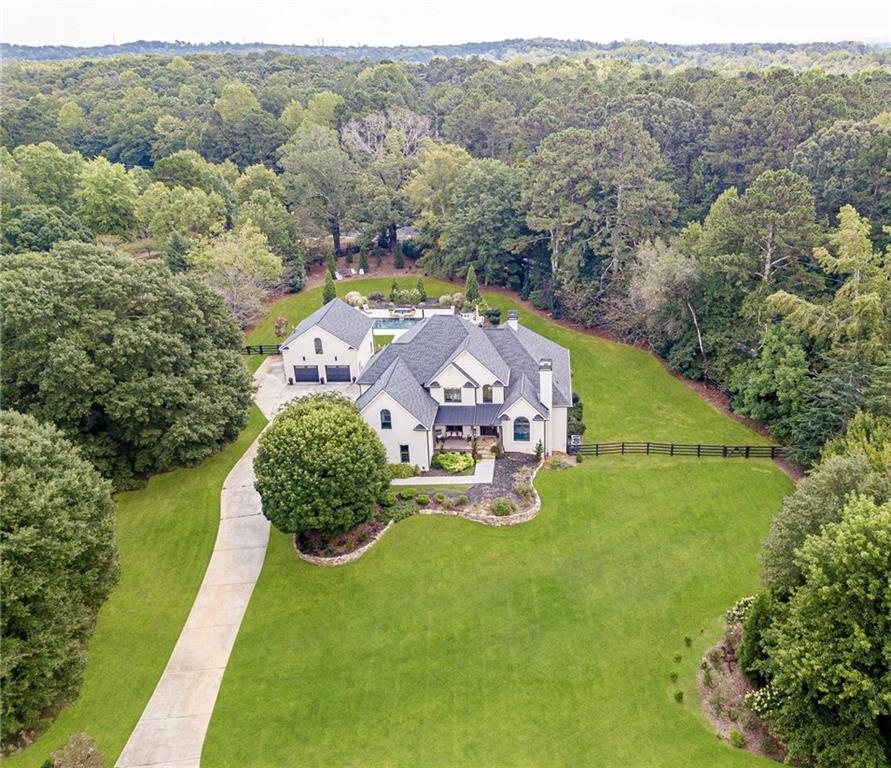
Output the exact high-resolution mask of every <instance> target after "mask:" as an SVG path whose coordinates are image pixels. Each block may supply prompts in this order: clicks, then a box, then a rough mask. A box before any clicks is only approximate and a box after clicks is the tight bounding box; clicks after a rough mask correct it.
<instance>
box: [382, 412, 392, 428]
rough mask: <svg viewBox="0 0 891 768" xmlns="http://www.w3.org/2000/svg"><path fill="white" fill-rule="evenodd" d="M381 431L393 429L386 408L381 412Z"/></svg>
mask: <svg viewBox="0 0 891 768" xmlns="http://www.w3.org/2000/svg"><path fill="white" fill-rule="evenodd" d="M381 429H393V419H392V418H391V417H390V411H388V410H387V409H386V408H384V409H383V410H382V411H381Z"/></svg>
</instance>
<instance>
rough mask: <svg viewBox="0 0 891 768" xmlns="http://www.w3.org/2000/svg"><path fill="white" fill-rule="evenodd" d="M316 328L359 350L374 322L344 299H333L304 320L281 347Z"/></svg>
mask: <svg viewBox="0 0 891 768" xmlns="http://www.w3.org/2000/svg"><path fill="white" fill-rule="evenodd" d="M316 326H318V327H319V328H321V329H322V330H324V331H327V332H328V333H330V334H331V335H332V336H335V337H336V338H338V339H340V340H341V341H343V342H345V343H347V344H349V345H350V346H351V347H355V348H358V347H359V345H360V344H361V343H362V340H363V339H364V338H365V336H366V335H368V332H369V331H370V330H371V329H372V327H373V326H374V320H372V319H371V318H370V317H368V315H366V314H365V313H364V312H360V311H359V310H358V309H356V308H355V307H351V306H350V305H349V304H347V303H346V302H345V301H343V300H342V299H332V300H331V301H329V302H328V303H327V304H325V305H324V306H323V307H321V308H320V309H317V310H316V311H315V312H313V313H312V314H311V315H309V316H308V317H305V318H303V320H301V321H300V322H299V323H298V324H297V327H296V328H294V330H293V331H292V332H291V335H290V336H288V338H287V339H285V340H284V341H283V342H282V344H281V346H282V347H287V346H288V344H290V343H291V342H292V341H294V340H295V339H298V338H300V337H301V336H303V335H304V334H305V333H307V332H309V331H310V330H312V329H313V328H315V327H316Z"/></svg>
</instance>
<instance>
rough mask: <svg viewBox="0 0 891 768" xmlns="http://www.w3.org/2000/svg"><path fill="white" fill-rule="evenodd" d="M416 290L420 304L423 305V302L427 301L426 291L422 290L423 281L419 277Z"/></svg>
mask: <svg viewBox="0 0 891 768" xmlns="http://www.w3.org/2000/svg"><path fill="white" fill-rule="evenodd" d="M417 289H418V295H419V296H420V297H421V303H422V304H423V303H424V302H425V301H427V289H426V288H424V279H423V278H421V277H419V278H418V285H417Z"/></svg>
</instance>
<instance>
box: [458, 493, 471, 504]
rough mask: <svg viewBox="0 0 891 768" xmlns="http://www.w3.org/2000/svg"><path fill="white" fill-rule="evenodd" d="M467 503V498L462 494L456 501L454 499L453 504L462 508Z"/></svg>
mask: <svg viewBox="0 0 891 768" xmlns="http://www.w3.org/2000/svg"><path fill="white" fill-rule="evenodd" d="M468 501H469V499H468V498H467V496H465V495H464V494H463V493H462V494H461V495H460V496H459V497H458V498H457V499H455V504H456V505H457V506H459V507H463V506H464V505H465V504H467V502H468Z"/></svg>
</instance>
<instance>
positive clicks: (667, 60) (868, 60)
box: [0, 37, 891, 72]
mask: <svg viewBox="0 0 891 768" xmlns="http://www.w3.org/2000/svg"><path fill="white" fill-rule="evenodd" d="M194 53H237V54H250V53H253V54H256V53H281V54H292V55H297V56H335V57H337V58H341V59H346V60H348V61H361V60H369V61H383V60H393V61H407V62H414V63H419V64H423V63H427V62H429V61H430V60H431V59H433V58H436V57H443V58H453V57H459V58H469V57H472V56H478V57H480V58H484V59H490V60H493V61H510V60H512V59H516V58H519V57H526V58H529V59H532V60H543V59H546V58H549V57H551V56H566V57H571V58H591V59H623V60H625V61H629V62H633V63H638V64H648V65H650V66H664V67H679V66H697V67H718V68H728V67H729V68H737V69H745V68H762V67H770V66H785V67H790V68H792V69H795V70H800V69H807V68H811V67H820V68H823V69H826V70H829V71H848V72H850V71H860V70H866V69H875V68H880V67H884V66H888V65H889V64H891V50H889V49H888V48H887V47H880V46H872V45H866V44H864V43H859V42H840V43H805V44H792V43H712V44H701V45H667V44H661V43H652V42H647V41H644V40H625V41H614V42H612V43H593V42H591V41H589V40H557V39H554V38H546V37H537V38H531V39H513V40H498V41H495V42H480V43H461V44H459V45H431V46H424V45H399V46H372V45H357V46H325V45H273V44H269V43H230V42H226V41H219V42H216V43H186V42H182V41H178V40H177V41H173V42H164V41H161V40H136V41H134V42H131V43H124V44H122V45H98V46H89V47H80V46H68V45H16V44H13V43H0V54H2V56H3V58H4V59H22V60H32V61H40V60H54V59H55V60H61V59H79V58H97V57H107V56H119V55H162V56H185V55H188V54H194Z"/></svg>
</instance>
